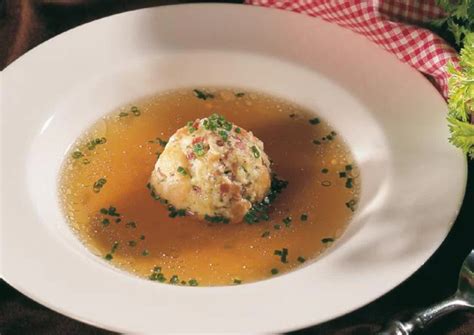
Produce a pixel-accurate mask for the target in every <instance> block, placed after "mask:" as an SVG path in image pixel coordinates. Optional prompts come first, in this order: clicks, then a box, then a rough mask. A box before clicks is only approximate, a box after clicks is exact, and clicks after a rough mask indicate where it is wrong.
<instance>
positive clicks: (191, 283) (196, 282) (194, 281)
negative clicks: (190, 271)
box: [188, 279, 199, 286]
mask: <svg viewBox="0 0 474 335" xmlns="http://www.w3.org/2000/svg"><path fill="white" fill-rule="evenodd" d="M188 284H189V286H198V285H199V283H198V281H197V280H196V279H190V280H189V281H188Z"/></svg>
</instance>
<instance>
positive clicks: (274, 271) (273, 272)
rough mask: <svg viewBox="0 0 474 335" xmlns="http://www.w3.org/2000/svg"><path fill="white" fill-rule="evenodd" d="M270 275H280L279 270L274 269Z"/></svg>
mask: <svg viewBox="0 0 474 335" xmlns="http://www.w3.org/2000/svg"><path fill="white" fill-rule="evenodd" d="M270 273H271V274H272V275H276V274H277V273H278V269H276V268H273V269H271V270H270Z"/></svg>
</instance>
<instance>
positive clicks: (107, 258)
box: [104, 254, 114, 261]
mask: <svg viewBox="0 0 474 335" xmlns="http://www.w3.org/2000/svg"><path fill="white" fill-rule="evenodd" d="M104 258H105V259H106V260H108V261H110V260H112V258H114V256H112V255H111V254H107V255H105V256H104Z"/></svg>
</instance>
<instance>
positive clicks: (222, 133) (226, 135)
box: [219, 130, 229, 142]
mask: <svg viewBox="0 0 474 335" xmlns="http://www.w3.org/2000/svg"><path fill="white" fill-rule="evenodd" d="M219 136H220V137H221V138H222V140H223V141H224V142H227V140H228V139H229V133H228V132H226V131H225V130H219Z"/></svg>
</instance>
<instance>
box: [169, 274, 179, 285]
mask: <svg viewBox="0 0 474 335" xmlns="http://www.w3.org/2000/svg"><path fill="white" fill-rule="evenodd" d="M170 284H173V285H176V284H179V278H178V276H177V275H172V276H171V278H170Z"/></svg>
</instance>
